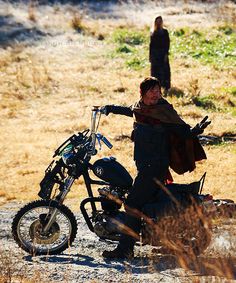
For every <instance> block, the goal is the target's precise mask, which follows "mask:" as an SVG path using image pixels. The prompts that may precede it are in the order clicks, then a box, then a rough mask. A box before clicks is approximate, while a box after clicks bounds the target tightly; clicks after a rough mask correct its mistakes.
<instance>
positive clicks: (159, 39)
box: [149, 29, 170, 90]
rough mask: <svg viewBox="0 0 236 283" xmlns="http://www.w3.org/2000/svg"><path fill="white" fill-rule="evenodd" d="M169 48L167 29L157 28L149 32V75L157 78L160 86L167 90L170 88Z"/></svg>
mask: <svg viewBox="0 0 236 283" xmlns="http://www.w3.org/2000/svg"><path fill="white" fill-rule="evenodd" d="M169 48H170V38H169V33H168V31H167V29H159V30H157V31H154V32H153V33H152V34H151V37H150V47H149V61H150V63H151V76H153V77H156V78H158V79H159V81H160V83H161V86H162V87H164V88H165V89H167V90H168V89H169V88H170V64H169V58H168V53H169Z"/></svg>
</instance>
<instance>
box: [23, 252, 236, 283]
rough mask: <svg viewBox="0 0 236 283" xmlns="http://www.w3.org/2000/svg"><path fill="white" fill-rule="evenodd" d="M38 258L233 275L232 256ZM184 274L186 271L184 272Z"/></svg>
mask: <svg viewBox="0 0 236 283" xmlns="http://www.w3.org/2000/svg"><path fill="white" fill-rule="evenodd" d="M24 260H26V261H28V262H30V261H32V257H31V256H26V257H24ZM40 261H42V262H47V263H48V264H50V263H53V264H55V263H56V264H73V265H78V266H86V267H89V268H106V269H110V268H112V269H116V270H117V271H120V272H124V271H126V270H127V269H129V270H131V271H132V274H145V273H160V272H161V273H163V272H168V274H170V275H174V276H175V277H178V276H180V277H183V276H185V275H183V274H182V273H181V275H178V273H179V272H177V271H175V269H179V268H184V269H185V270H186V271H188V272H191V276H219V277H222V278H226V279H236V258H235V257H208V256H201V257H198V258H197V259H194V260H189V259H188V261H186V262H185V263H184V262H183V259H182V258H181V259H178V258H176V257H175V256H172V255H156V256H151V257H150V256H149V257H136V258H135V259H133V260H132V261H129V262H128V261H123V260H115V261H109V260H106V261H104V260H103V258H99V260H98V259H95V258H93V257H91V256H85V255H81V254H74V255H73V254H62V255H61V256H60V255H59V256H46V257H45V256H44V257H40ZM176 273H177V274H176ZM186 276H190V275H187V273H186Z"/></svg>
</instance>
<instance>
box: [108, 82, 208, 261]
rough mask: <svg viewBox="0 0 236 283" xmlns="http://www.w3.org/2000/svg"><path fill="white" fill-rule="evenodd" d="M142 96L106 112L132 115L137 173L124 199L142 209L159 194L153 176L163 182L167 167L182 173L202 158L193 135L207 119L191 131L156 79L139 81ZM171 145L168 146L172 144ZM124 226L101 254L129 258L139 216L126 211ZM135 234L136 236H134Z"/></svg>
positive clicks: (138, 226)
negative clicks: (116, 240)
mask: <svg viewBox="0 0 236 283" xmlns="http://www.w3.org/2000/svg"><path fill="white" fill-rule="evenodd" d="M140 94H141V99H140V101H139V102H137V103H135V104H134V105H133V106H131V107H124V106H114V105H107V106H104V107H103V111H104V113H105V114H106V115H108V114H109V113H114V114H120V115H126V116H130V117H132V116H134V119H135V122H134V130H133V133H132V139H133V141H134V160H135V162H136V166H137V171H138V173H137V176H136V178H135V180H134V183H133V187H132V189H131V192H130V194H129V195H128V197H127V200H126V207H128V208H131V209H136V210H138V211H141V209H142V207H143V206H144V204H146V203H149V202H152V201H153V200H154V199H155V198H156V196H157V194H158V186H157V185H156V183H155V181H154V179H155V178H156V179H158V180H159V181H161V182H162V183H165V182H166V180H167V179H168V178H169V177H170V174H169V171H168V168H169V166H170V167H171V168H172V169H174V170H175V171H176V172H177V173H179V174H182V173H184V172H186V171H192V170H193V169H194V168H195V161H196V160H201V159H205V158H206V155H205V153H204V150H203V148H202V147H201V146H200V144H199V142H198V140H197V139H196V138H194V136H195V135H196V134H199V133H202V132H203V129H204V128H205V127H206V126H207V125H209V123H210V122H205V123H204V124H200V125H199V124H198V125H197V126H196V127H195V128H193V129H192V130H191V129H190V126H189V125H187V124H186V123H185V122H184V121H183V120H182V119H181V118H180V117H179V116H178V114H177V112H176V111H175V110H174V108H173V107H172V105H171V104H169V103H168V102H167V101H166V100H165V99H163V98H162V94H161V86H160V82H159V81H158V79H156V78H154V77H149V78H146V79H145V80H144V81H143V82H141V84H140ZM172 144H173V145H174V146H171V145H172ZM125 225H126V227H127V229H126V231H131V232H124V233H123V234H122V236H121V238H120V241H119V244H118V246H117V248H116V249H115V250H113V251H104V252H103V257H105V258H109V259H113V258H123V259H124V258H132V257H133V255H134V252H133V250H134V244H135V241H136V239H137V235H138V232H139V230H140V219H139V218H137V217H135V216H133V215H132V214H130V213H129V211H127V214H126V219H125ZM135 235H136V237H135Z"/></svg>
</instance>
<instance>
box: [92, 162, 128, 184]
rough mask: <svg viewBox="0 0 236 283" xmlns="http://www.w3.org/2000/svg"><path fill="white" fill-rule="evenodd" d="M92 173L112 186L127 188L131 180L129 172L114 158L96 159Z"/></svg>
mask: <svg viewBox="0 0 236 283" xmlns="http://www.w3.org/2000/svg"><path fill="white" fill-rule="evenodd" d="M92 170H93V173H94V174H95V175H96V176H97V177H99V178H100V179H102V180H104V181H106V182H109V183H110V184H111V185H112V186H115V187H120V188H129V187H131V186H132V183H133V179H132V177H131V176H130V174H129V172H128V171H127V170H126V169H125V168H124V167H123V166H122V165H121V164H120V163H119V162H117V161H116V159H115V158H114V157H108V158H102V159H98V160H97V161H95V162H94V164H93V165H92Z"/></svg>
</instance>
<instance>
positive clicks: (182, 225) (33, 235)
mask: <svg viewBox="0 0 236 283" xmlns="http://www.w3.org/2000/svg"><path fill="white" fill-rule="evenodd" d="M102 114H104V112H103V110H102V108H99V107H97V106H94V107H93V109H92V117H91V128H90V130H89V129H87V130H84V131H82V132H79V133H77V134H73V135H72V136H71V137H69V138H68V139H67V140H66V141H65V142H64V143H63V144H61V145H60V146H59V148H57V149H56V151H55V153H54V155H53V161H52V162H51V163H50V164H49V166H48V167H47V169H46V170H45V176H44V178H43V179H42V181H41V182H40V191H39V193H38V195H39V197H40V198H41V199H40V200H36V201H32V202H30V203H28V204H26V205H25V206H24V207H22V208H21V209H20V210H19V211H18V212H17V214H16V215H15V217H14V219H13V223H12V235H13V237H14V239H15V241H16V243H17V244H18V245H19V246H20V247H21V248H22V249H23V250H25V251H26V252H28V253H29V254H32V255H49V254H50V255H52V254H60V253H62V252H63V251H64V250H66V249H67V248H68V247H70V246H71V245H72V243H73V241H74V240H75V237H76V234H77V230H78V227H77V222H76V218H75V215H74V214H73V212H72V211H71V210H70V209H69V208H68V207H67V206H65V205H64V204H63V202H64V200H65V198H66V196H67V194H68V193H69V192H70V188H71V186H72V185H73V183H74V182H75V180H76V179H78V178H80V177H83V178H84V184H85V186H86V188H87V192H88V197H87V198H85V199H84V200H82V202H81V203H80V210H81V213H82V215H83V217H84V220H85V222H86V223H87V226H88V228H89V230H90V231H91V232H93V233H95V234H96V235H97V236H98V237H99V238H100V239H103V240H112V241H117V240H119V238H120V235H121V233H122V231H123V230H122V229H124V218H125V212H124V211H123V210H122V204H123V203H124V202H125V199H126V197H127V194H128V193H129V191H130V189H131V187H132V183H133V179H132V177H131V175H130V174H129V173H128V171H127V170H126V169H125V168H124V167H123V166H122V165H121V164H120V163H119V162H118V161H117V160H116V158H114V157H107V158H101V159H97V160H96V161H95V162H94V163H93V164H91V163H90V160H91V158H92V157H93V156H95V155H96V154H97V152H98V150H97V149H96V147H97V145H99V148H100V149H101V146H102V143H104V144H105V145H106V146H107V147H108V148H110V149H111V148H112V144H111V143H110V142H109V141H108V139H107V138H106V137H105V136H103V135H102V134H100V133H98V132H97V131H98V127H99V122H100V118H101V115H102ZM91 171H92V172H93V173H94V175H95V176H96V177H97V178H99V179H96V180H94V179H92V178H91V177H90V172H91ZM205 176H206V173H205V174H204V175H203V176H202V178H201V179H200V180H199V181H197V182H193V183H190V184H169V185H166V186H163V185H162V184H159V186H160V188H161V190H160V191H161V193H160V195H159V196H158V198H157V199H156V200H155V201H154V202H153V203H150V204H147V205H145V206H144V208H143V210H142V211H141V212H137V211H135V212H134V214H136V215H137V217H139V218H140V219H141V223H142V224H141V231H140V235H139V239H137V240H138V241H139V242H140V243H142V244H149V245H152V246H159V247H162V248H163V249H166V250H168V251H169V252H172V253H178V252H186V253H193V254H194V255H199V254H201V253H202V252H203V251H204V250H205V249H206V248H207V247H208V245H209V243H210V240H211V226H210V224H209V221H208V218H207V217H206V212H209V211H216V210H217V205H219V200H216V201H214V200H213V198H212V196H211V195H209V194H205V195H204V194H202V188H203V183H204V180H205ZM157 184H158V180H157ZM92 185H99V186H100V187H99V189H98V192H99V196H98V197H95V196H94V194H93V190H92ZM221 204H222V202H221ZM88 205H89V206H90V209H86V206H88ZM131 213H132V212H131Z"/></svg>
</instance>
